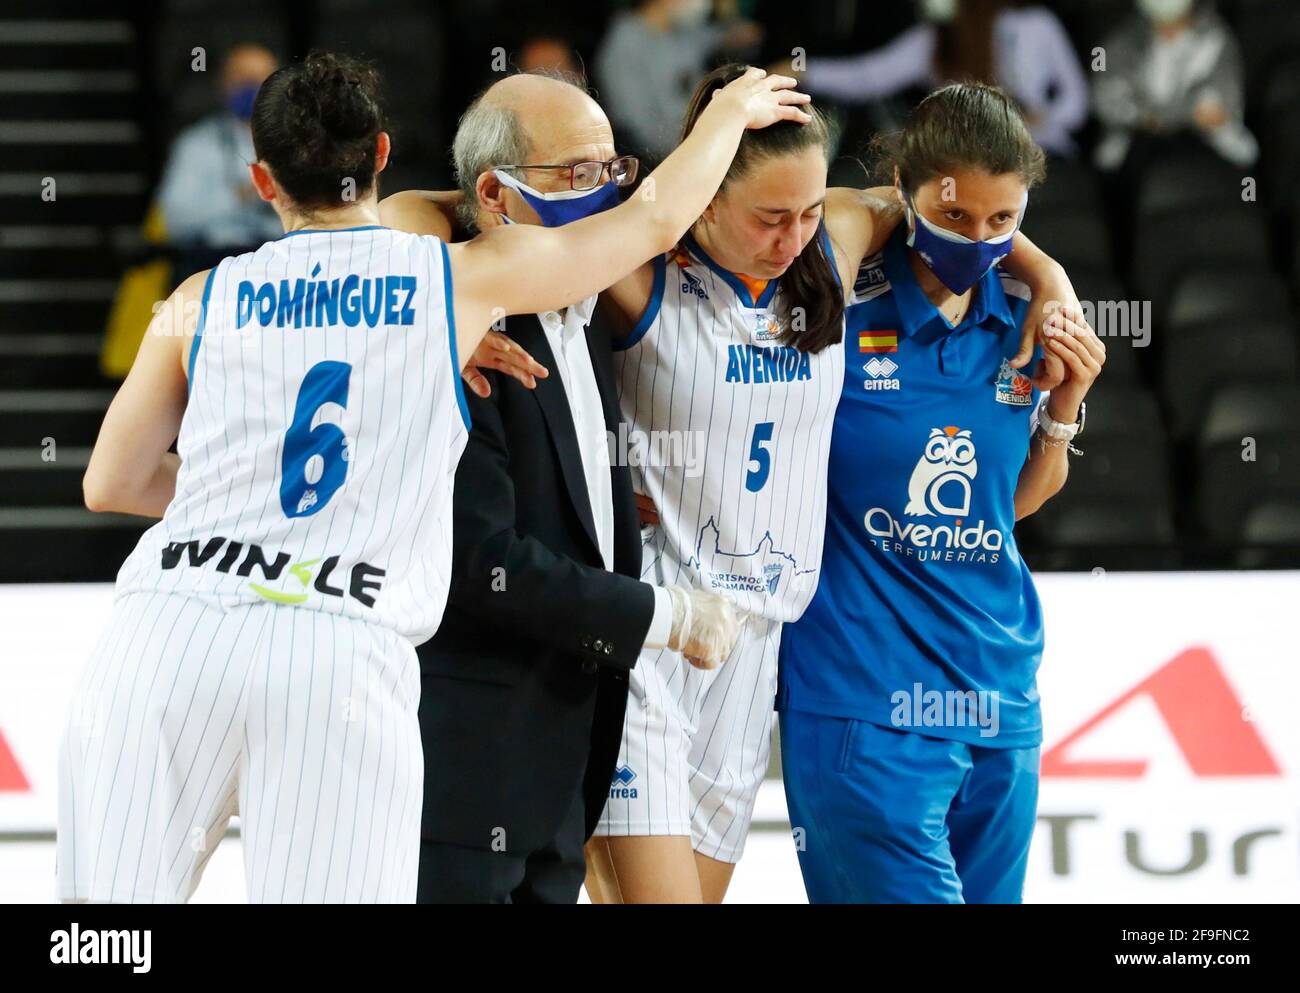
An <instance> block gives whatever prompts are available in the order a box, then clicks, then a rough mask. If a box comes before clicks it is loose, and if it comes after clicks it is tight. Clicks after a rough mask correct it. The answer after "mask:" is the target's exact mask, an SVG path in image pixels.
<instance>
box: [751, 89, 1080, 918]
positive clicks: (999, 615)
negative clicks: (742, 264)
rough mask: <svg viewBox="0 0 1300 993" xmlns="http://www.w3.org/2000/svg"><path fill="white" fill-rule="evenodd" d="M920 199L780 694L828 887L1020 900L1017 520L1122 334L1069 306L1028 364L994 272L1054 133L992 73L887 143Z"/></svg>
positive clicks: (837, 458)
mask: <svg viewBox="0 0 1300 993" xmlns="http://www.w3.org/2000/svg"><path fill="white" fill-rule="evenodd" d="M879 146H880V147H879V151H880V153H881V154H880V158H881V160H882V166H883V167H884V168H885V169H886V170H887V174H892V175H893V177H894V181H895V182H896V183H897V184H898V186H899V187H900V190H901V192H902V193H903V195H904V198H905V202H906V203H907V205H908V211H907V224H906V226H903V225H900V226H899V229H898V230H897V231H896V232H895V233H894V236H893V238H891V239H890V241H889V242H888V243H887V245H886V247H885V249H884V250H883V252H881V254H880V255H877V256H875V257H874V258H871V259H868V260H866V261H865V262H864V263H863V265H862V268H861V269H860V271H859V274H858V280H857V285H856V287H855V295H854V303H853V304H852V306H850V307H849V309H848V314H847V319H846V326H847V339H846V342H847V346H848V354H849V356H850V361H849V362H847V363H846V365H847V370H846V373H845V379H844V389H843V392H842V395H841V397H840V403H839V407H838V409H837V412H836V416H835V424H834V429H833V433H832V439H831V452H830V469H829V481H828V487H829V502H828V508H827V522H826V542H825V547H824V551H823V566H822V578H821V582H820V584H819V586H818V589H817V594H816V596H815V597H814V599H813V601H812V603H811V605H810V606H809V607H808V609H807V611H806V612H805V613H804V615H803V617H802V618H801V619H800V620H799V621H798V622H796V623H794V624H790V625H787V626H786V628H785V631H784V633H783V635H782V639H781V653H780V682H779V690H778V696H777V709H778V710H779V711H780V712H781V744H782V764H783V771H784V775H785V784H786V796H787V800H788V802H789V808H790V820H791V824H792V825H793V826H794V828H795V831H796V840H797V841H798V842H799V861H800V866H801V868H802V871H803V876H804V883H805V885H806V887H807V890H808V896H809V898H810V899H811V900H812V901H813V902H815V903H816V902H925V903H933V902H1017V901H1019V899H1020V895H1021V890H1022V888H1023V883H1024V877H1025V866H1026V859H1027V855H1028V850H1029V841H1030V836H1031V835H1032V833H1033V828H1034V820H1035V806H1036V802H1037V795H1038V757H1039V744H1040V742H1041V740H1042V730H1041V724H1040V718H1039V706H1038V691H1037V689H1036V686H1035V671H1036V670H1037V668H1038V663H1039V659H1040V657H1041V655H1042V645H1043V630H1042V615H1041V612H1040V609H1039V602H1038V597H1037V594H1036V593H1035V591H1034V584H1033V580H1032V579H1031V577H1030V575H1029V569H1028V568H1027V566H1026V565H1025V563H1024V560H1023V559H1022V558H1021V557H1020V553H1019V551H1018V549H1017V548H1016V541H1015V537H1014V534H1013V527H1014V524H1015V521H1016V520H1018V519H1019V518H1021V517H1024V516H1026V515H1028V514H1031V513H1033V512H1034V511H1035V510H1037V509H1038V508H1039V507H1040V506H1041V505H1042V504H1043V503H1044V502H1045V501H1046V500H1047V499H1049V498H1050V497H1051V496H1052V495H1053V494H1055V493H1056V492H1057V491H1058V490H1059V489H1060V488H1061V486H1062V484H1063V483H1064V482H1065V476H1066V472H1067V465H1066V458H1067V451H1068V450H1069V449H1070V448H1071V447H1072V446H1071V442H1072V439H1073V437H1074V436H1075V434H1076V433H1077V432H1078V431H1079V430H1081V428H1082V413H1083V398H1084V395H1085V394H1086V393H1087V391H1088V388H1089V386H1090V385H1091V384H1092V382H1093V381H1094V379H1095V378H1096V376H1097V374H1098V373H1099V372H1100V370H1101V365H1102V362H1103V361H1104V360H1105V349H1104V348H1103V346H1102V344H1101V342H1100V341H1099V340H1098V339H1097V337H1096V335H1095V334H1093V332H1092V330H1091V329H1090V328H1089V327H1088V326H1087V324H1086V323H1085V322H1083V320H1082V319H1081V318H1080V319H1079V320H1078V322H1077V323H1076V321H1074V320H1071V319H1070V318H1069V317H1067V316H1066V315H1064V314H1062V315H1059V317H1058V319H1057V321H1056V322H1055V323H1056V327H1055V328H1054V332H1055V333H1049V335H1048V337H1047V338H1046V339H1045V343H1044V345H1043V346H1042V347H1043V351H1042V359H1043V361H1044V362H1045V363H1047V364H1049V365H1055V364H1056V363H1060V365H1061V366H1062V367H1063V368H1064V373H1065V379H1064V382H1063V383H1061V385H1059V386H1058V387H1056V388H1055V389H1054V390H1053V391H1052V392H1051V394H1050V399H1046V400H1044V402H1042V403H1040V402H1039V401H1040V399H1042V398H1044V397H1048V396H1049V395H1047V394H1043V395H1042V397H1040V394H1039V391H1038V390H1037V389H1036V388H1035V387H1034V385H1033V382H1032V381H1031V380H1030V379H1029V378H1027V377H1025V376H1022V375H1020V374H1019V373H1017V372H1016V371H1015V370H1013V369H1011V367H1010V366H1009V365H1008V362H1007V360H1008V359H1009V358H1011V357H1012V356H1014V355H1015V353H1016V350H1017V346H1018V341H1019V332H1018V330H1017V329H1018V328H1019V326H1020V321H1021V319H1022V318H1023V316H1024V312H1025V307H1026V305H1027V299H1028V294H1027V293H1026V292H1025V290H1024V288H1023V286H1022V285H1021V284H1018V283H1015V282H1014V281H1012V280H1010V278H1009V277H1006V276H1004V275H1002V274H1000V273H999V271H998V270H997V269H996V268H995V265H996V263H997V262H998V261H999V260H1000V259H1001V258H1002V257H1004V256H1005V255H1006V254H1007V253H1008V252H1009V251H1010V247H1011V238H1012V235H1013V234H1014V233H1015V231H1016V229H1017V228H1018V227H1019V224H1020V221H1021V219H1022V217H1023V214H1024V209H1025V205H1026V203H1027V197H1028V191H1029V188H1030V187H1032V186H1033V185H1034V183H1036V182H1038V181H1040V180H1041V179H1042V178H1043V154H1042V152H1041V150H1040V149H1039V148H1038V147H1037V146H1036V145H1035V144H1034V142H1033V139H1032V138H1031V137H1030V134H1029V131H1028V130H1027V128H1026V126H1025V123H1024V121H1023V119H1022V118H1021V116H1020V114H1019V112H1018V111H1017V110H1016V108H1015V106H1014V104H1012V102H1011V101H1010V100H1009V99H1008V98H1007V97H1006V96H1005V95H1004V94H1003V93H1002V92H1001V91H1000V90H997V89H996V88H992V87H987V86H978V85H955V86H948V87H945V88H943V89H941V90H938V91H936V92H935V93H933V94H931V95H930V96H929V97H928V98H926V100H925V101H923V102H922V103H921V105H920V106H919V107H918V108H917V109H916V111H915V113H914V114H913V116H912V119H911V121H910V122H909V124H908V126H907V128H906V129H905V130H904V131H903V132H901V133H900V134H896V135H891V136H888V137H886V138H885V139H882V140H881V142H880V143H879Z"/></svg>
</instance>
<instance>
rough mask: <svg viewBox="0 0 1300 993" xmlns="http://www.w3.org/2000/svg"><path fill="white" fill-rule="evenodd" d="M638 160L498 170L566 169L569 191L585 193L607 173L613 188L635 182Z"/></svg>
mask: <svg viewBox="0 0 1300 993" xmlns="http://www.w3.org/2000/svg"><path fill="white" fill-rule="evenodd" d="M640 164H641V163H640V160H639V159H637V157H636V156H635V155H620V156H618V157H616V158H612V159H610V160H609V161H608V162H575V163H573V164H572V165H503V166H497V168H498V169H567V170H568V171H569V189H571V190H577V191H578V192H580V193H581V192H585V191H587V190H594V189H595V188H596V187H597V186H599V185H600V181H601V177H602V176H604V175H605V173H606V171H608V172H609V178H610V179H611V180H613V181H614V185H615V186H630V185H631V184H632V183H634V182H636V173H637V169H638V168H639V166H640Z"/></svg>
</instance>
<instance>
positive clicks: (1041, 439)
mask: <svg viewBox="0 0 1300 993" xmlns="http://www.w3.org/2000/svg"><path fill="white" fill-rule="evenodd" d="M1037 434H1038V451H1039V452H1040V453H1045V452H1046V451H1047V450H1048V449H1049V448H1060V447H1061V446H1063V445H1064V446H1065V447H1066V448H1067V449H1068V451H1069V452H1070V454H1071V455H1082V454H1083V450H1082V449H1079V448H1076V447H1075V445H1074V442H1073V441H1072V440H1071V439H1069V438H1053V437H1051V436H1050V435H1048V434H1047V432H1045V431H1044V430H1043V429H1042V428H1041V427H1039V429H1038V431H1037Z"/></svg>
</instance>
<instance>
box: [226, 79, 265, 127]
mask: <svg viewBox="0 0 1300 993" xmlns="http://www.w3.org/2000/svg"><path fill="white" fill-rule="evenodd" d="M260 89H261V86H259V85H258V84H257V83H245V84H244V85H242V86H237V87H235V88H234V89H233V90H231V91H230V92H229V93H227V94H226V109H227V110H228V111H230V112H231V113H232V114H234V115H235V116H236V117H238V118H239V119H240V120H241V121H248V120H251V119H252V117H253V101H254V100H256V99H257V91H258V90H260Z"/></svg>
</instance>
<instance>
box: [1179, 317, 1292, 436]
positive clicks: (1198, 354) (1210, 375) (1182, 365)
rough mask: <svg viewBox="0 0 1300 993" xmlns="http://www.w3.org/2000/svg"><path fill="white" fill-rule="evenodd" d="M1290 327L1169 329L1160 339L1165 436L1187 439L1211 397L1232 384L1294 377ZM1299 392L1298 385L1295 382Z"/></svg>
mask: <svg viewBox="0 0 1300 993" xmlns="http://www.w3.org/2000/svg"><path fill="white" fill-rule="evenodd" d="M1296 352H1297V344H1296V335H1295V325H1294V324H1293V323H1292V322H1291V321H1290V320H1285V321H1277V320H1274V321H1267V320H1264V321H1241V322H1237V321H1233V322H1231V323H1229V322H1226V321H1223V320H1212V321H1209V322H1206V323H1202V324H1196V325H1189V326H1186V327H1178V328H1174V327H1171V328H1169V330H1168V332H1167V333H1166V334H1165V335H1164V336H1162V338H1161V340H1160V348H1159V351H1158V353H1157V354H1158V357H1159V363H1160V383H1161V393H1162V395H1163V397H1164V400H1165V405H1166V409H1167V410H1168V412H1169V425H1170V432H1171V434H1172V435H1173V437H1174V438H1175V440H1178V441H1186V440H1190V439H1191V437H1192V435H1193V434H1194V432H1195V431H1196V428H1197V426H1198V425H1199V424H1200V423H1201V420H1202V418H1203V417H1204V415H1205V412H1206V408H1207V406H1208V404H1209V401H1210V398H1211V396H1213V395H1214V393H1215V392H1216V390H1217V389H1219V388H1221V387H1223V386H1225V385H1227V384H1229V383H1232V382H1244V383H1255V382H1267V381H1268V380H1272V379H1278V380H1285V379H1288V378H1289V379H1292V380H1296V377H1297V375H1300V363H1298V360H1297V355H1296ZM1296 389H1297V390H1300V382H1297V386H1296Z"/></svg>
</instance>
